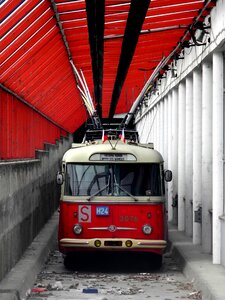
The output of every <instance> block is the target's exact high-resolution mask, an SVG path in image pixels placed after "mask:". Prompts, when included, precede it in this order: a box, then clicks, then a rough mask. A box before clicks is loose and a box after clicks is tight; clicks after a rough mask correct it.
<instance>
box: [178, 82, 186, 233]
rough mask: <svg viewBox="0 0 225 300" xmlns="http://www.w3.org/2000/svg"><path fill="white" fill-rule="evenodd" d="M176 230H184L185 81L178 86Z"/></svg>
mask: <svg viewBox="0 0 225 300" xmlns="http://www.w3.org/2000/svg"><path fill="white" fill-rule="evenodd" d="M178 101H179V104H178V230H180V231H184V230H185V202H184V197H185V140H186V121H185V120H186V114H185V107H186V99H185V83H184V82H181V83H180V84H179V87H178Z"/></svg>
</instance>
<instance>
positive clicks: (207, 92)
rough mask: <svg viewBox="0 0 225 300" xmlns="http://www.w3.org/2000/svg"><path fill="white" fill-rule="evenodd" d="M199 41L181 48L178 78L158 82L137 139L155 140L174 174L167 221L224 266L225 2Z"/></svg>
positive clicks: (141, 115) (139, 119) (141, 113)
mask: <svg viewBox="0 0 225 300" xmlns="http://www.w3.org/2000/svg"><path fill="white" fill-rule="evenodd" d="M205 24H206V25H207V24H208V25H209V24H210V19H209V18H208V17H207V18H206V20H205ZM198 35H200V32H197V33H196V38H197V36H198ZM203 42H204V43H205V45H202V46H194V47H190V48H184V49H183V50H182V53H181V54H180V56H181V58H182V59H178V60H174V61H173V65H171V66H170V67H171V68H172V67H173V68H174V67H175V69H176V73H177V76H173V75H174V74H173V72H172V71H171V70H169V71H167V72H166V74H165V75H164V78H162V79H161V80H157V82H156V88H155V89H154V90H152V91H151V92H149V93H148V99H147V100H146V99H145V102H143V104H142V105H141V106H139V110H138V112H137V114H136V119H135V120H136V127H137V129H138V131H139V134H140V140H141V141H142V142H145V143H147V142H153V143H154V145H155V148H156V149H157V150H159V151H160V152H161V153H162V154H163V157H164V160H165V167H166V168H168V169H171V170H172V171H173V173H174V174H175V176H174V179H173V182H172V184H168V185H167V196H168V197H167V198H168V219H169V221H171V222H173V223H175V224H177V227H178V230H180V231H183V232H184V233H185V234H186V235H187V236H190V237H192V240H193V244H200V245H201V246H202V252H204V253H210V254H212V261H213V263H214V264H222V265H224V266H225V221H224V214H225V184H224V181H225V177H224V174H225V169H224V154H225V146H224V145H225V131H224V128H225V127H224V125H225V106H224V100H225V96H224V95H225V94H224V93H225V1H223V0H218V1H217V3H216V6H215V7H214V8H213V9H212V12H211V28H209V29H208V34H205V36H204V39H203ZM144 128H145V130H144ZM162 141H163V142H162ZM177 150H178V153H176V151H177ZM176 195H177V199H178V201H177V203H176V201H174V200H175V199H176ZM174 204H175V205H177V207H176V206H175V207H174ZM198 216H200V218H197V217H198ZM201 217H202V218H201Z"/></svg>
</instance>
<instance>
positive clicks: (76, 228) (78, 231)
mask: <svg viewBox="0 0 225 300" xmlns="http://www.w3.org/2000/svg"><path fill="white" fill-rule="evenodd" d="M73 231H74V233H75V234H81V232H82V231H83V228H82V226H81V225H80V224H76V225H74V227H73Z"/></svg>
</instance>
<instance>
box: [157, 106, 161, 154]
mask: <svg viewBox="0 0 225 300" xmlns="http://www.w3.org/2000/svg"><path fill="white" fill-rule="evenodd" d="M156 107H157V113H156V121H157V122H156V124H157V148H156V150H158V151H159V152H160V109H161V108H160V103H158V104H157V106H156Z"/></svg>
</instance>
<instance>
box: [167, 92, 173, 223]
mask: <svg viewBox="0 0 225 300" xmlns="http://www.w3.org/2000/svg"><path fill="white" fill-rule="evenodd" d="M167 130H168V169H169V170H172V94H171V93H170V94H169V95H168V127H167ZM172 201H173V183H172V181H171V182H168V221H169V222H171V221H172V220H173V207H172Z"/></svg>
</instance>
